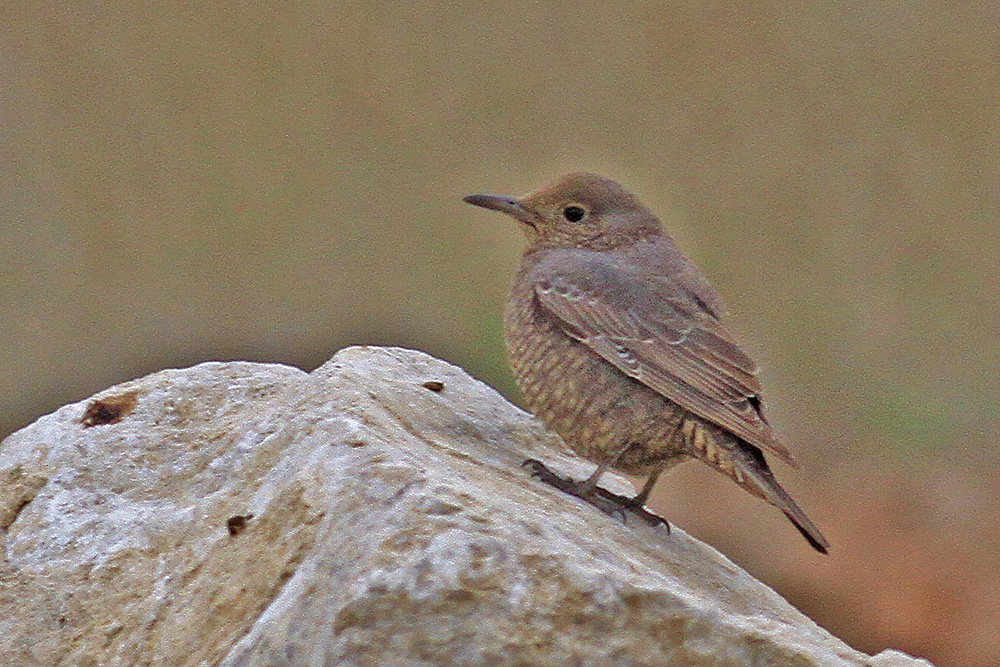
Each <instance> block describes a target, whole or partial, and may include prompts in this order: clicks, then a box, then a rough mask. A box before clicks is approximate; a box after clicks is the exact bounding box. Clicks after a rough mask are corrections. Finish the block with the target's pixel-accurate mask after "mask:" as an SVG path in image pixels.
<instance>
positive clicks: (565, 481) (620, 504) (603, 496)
mask: <svg viewBox="0 0 1000 667" xmlns="http://www.w3.org/2000/svg"><path fill="white" fill-rule="evenodd" d="M627 449H628V446H626V447H624V448H623V449H622V450H621V451H619V452H618V453H617V454H615V456H614V457H613V458H611V459H608V460H605V461H603V462H601V463H600V464H599V465H598V466H597V469H596V470H595V471H594V472H593V473H591V475H590V476H589V477H587V479H584V480H582V481H579V482H577V481H574V480H573V479H571V478H569V477H562V476H561V475H557V474H556V473H554V472H552V471H551V470H549V469H548V467H546V465H545V464H544V463H542V462H541V461H539V460H537V459H528V460H527V461H525V462H524V463H523V464H522V465H524V466H526V467H528V468H531V474H532V476H533V477H537V478H538V479H540V480H542V481H543V482H545V483H546V484H549V485H551V486H554V487H556V488H557V489H559V490H560V491H563V492H565V493H568V494H570V495H572V496H576V497H577V498H580V499H582V500H586V501H587V502H588V503H590V504H591V505H593V506H594V507H596V508H597V509H599V510H601V511H602V512H605V513H606V514H621V515H622V517H623V518H624V516H625V512H626V511H628V512H631V513H632V514H635V515H637V516H638V517H640V518H641V519H643V520H644V521H646V522H647V523H649V524H651V525H654V526H656V525H659V524H663V525H665V526H666V527H667V530H670V524H669V523H667V521H666V520H665V519H663V518H662V517H659V516H656V515H655V514H652V513H650V512H648V511H646V509H645V508H644V507H643V504H644V501H645V496H644V497H643V502H640V503H638V504H636V503H635V499H633V498H629V497H628V496H620V495H618V494H616V493H611V492H610V491H608V490H607V489H604V488H601V487H600V486H598V485H597V482H598V480H599V479H600V478H601V475H603V474H604V473H606V472H607V471H608V470H609V469H610V468H611V467H613V466H614V464H615V462H616V461H617V460H618V459H619V458H620V457H621V455H622V454H624V453H625V450H627ZM658 475H659V473H656V475H653V479H652V483H649V482H647V485H648V486H649V487H650V488H652V486H653V484H655V483H656V480H655V477H656V476H658ZM643 492H645V494H646V496H648V495H649V491H648V490H647V489H646V488H645V487H644V488H643V491H642V492H640V494H639V495H642V493H643ZM637 497H638V496H637Z"/></svg>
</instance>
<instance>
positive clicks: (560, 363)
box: [465, 173, 828, 553]
mask: <svg viewBox="0 0 1000 667" xmlns="http://www.w3.org/2000/svg"><path fill="white" fill-rule="evenodd" d="M465 201H466V202H468V203H470V204H473V205H475V206H481V207H483V208H488V209H493V210H497V211H502V212H503V213H506V214H507V215H509V216H511V217H513V218H514V219H515V220H517V221H518V222H520V223H521V227H522V229H523V230H524V232H525V234H526V235H527V237H528V247H527V249H526V250H525V251H524V255H523V256H522V261H521V267H520V269H519V270H518V272H517V277H516V279H515V281H514V287H513V288H512V290H511V293H510V297H509V299H508V301H507V307H506V311H505V314H504V329H505V337H506V341H507V349H508V352H509V355H510V359H511V363H512V365H513V368H514V375H515V377H516V379H517V383H518V386H519V387H520V388H521V391H522V392H523V394H524V397H525V400H526V402H527V404H528V407H529V408H530V409H531V410H532V412H534V413H535V414H536V415H537V416H538V417H539V418H541V420H542V421H543V422H545V424H546V425H547V426H548V427H549V428H551V429H552V430H554V431H555V432H556V433H558V434H559V435H560V436H561V437H562V439H563V440H564V441H565V442H566V444H567V445H569V447H571V448H572V449H573V450H574V451H575V452H577V453H578V454H580V455H581V456H584V457H585V458H587V459H589V460H591V461H593V462H595V463H597V470H595V471H594V473H593V474H592V475H591V476H590V477H588V478H587V479H586V480H583V481H581V482H575V481H573V480H569V479H565V478H562V477H560V476H558V475H556V474H555V473H552V472H551V471H549V470H548V469H547V468H545V467H544V466H543V465H542V464H541V463H539V462H537V461H528V462H526V464H531V465H532V466H533V467H534V469H535V472H536V474H537V475H538V476H539V477H541V478H542V479H543V480H545V481H547V482H549V483H551V484H553V485H555V486H557V487H558V488H560V489H562V490H564V491H567V492H569V493H572V494H574V495H577V496H579V497H581V498H584V499H586V500H588V501H590V502H592V503H594V504H596V505H598V506H600V507H603V508H604V509H605V510H606V511H608V510H609V505H608V502H609V501H613V502H615V503H617V504H618V505H619V506H624V507H625V508H627V509H629V510H631V511H633V512H636V513H638V514H640V515H645V516H646V517H647V518H648V517H650V516H652V515H649V514H648V513H647V512H646V511H645V510H644V509H643V508H644V505H645V502H646V499H647V498H648V497H649V493H650V491H652V489H653V486H654V485H655V484H656V480H657V479H658V478H659V476H660V475H661V474H662V473H663V472H664V471H665V470H667V469H668V468H670V467H672V466H673V465H675V464H677V463H680V462H682V461H685V460H688V459H698V460H700V461H703V462H705V463H706V464H708V465H709V466H711V467H712V468H715V469H716V470H718V471H719V472H721V473H723V474H725V475H727V476H729V477H730V478H731V479H732V480H733V481H735V482H736V483H737V484H739V485H740V486H741V487H743V488H744V489H745V490H747V491H749V492H750V493H751V494H753V495H754V496H757V497H758V498H761V499H763V500H765V501H767V502H769V503H771V504H772V505H774V506H775V507H777V508H778V509H780V510H781V511H782V512H784V513H785V515H786V516H787V517H788V518H789V519H790V520H791V521H792V523H793V524H795V527H796V528H798V529H799V531H800V532H801V533H802V534H803V535H804V536H805V538H806V539H807V540H808V541H809V544H811V545H812V546H813V547H814V548H816V549H817V550H818V551H820V552H822V553H826V551H827V548H828V542H827V541H826V539H825V538H824V537H823V535H822V534H821V533H820V531H819V529H818V528H817V527H816V525H815V524H813V522H812V521H810V520H809V518H808V517H807V516H806V515H805V513H804V512H803V511H802V509H801V508H799V506H798V505H797V504H796V503H795V501H794V500H792V498H791V496H790V495H788V493H787V492H786V491H785V490H784V489H783V488H782V487H781V485H780V484H778V482H777V480H776V479H775V478H774V475H773V474H772V473H771V469H770V467H769V466H768V464H767V461H766V460H765V459H764V452H767V453H768V454H772V455H774V456H777V457H778V458H780V459H781V460H782V461H785V462H786V463H788V464H791V465H793V466H794V465H795V462H794V460H793V459H792V455H791V454H790V453H789V452H788V450H786V449H785V448H784V446H782V444H781V443H780V442H778V440H777V438H776V437H775V435H774V433H773V432H772V431H771V427H770V425H768V423H767V420H766V419H764V412H763V402H762V400H761V396H760V392H761V390H760V383H759V382H758V380H757V366H756V364H754V362H753V361H752V360H751V359H750V358H749V357H748V356H747V355H746V354H745V353H744V352H743V351H742V350H741V349H740V348H739V346H738V345H737V344H736V341H735V340H734V338H733V336H732V335H731V334H730V333H729V331H728V330H727V329H726V327H725V325H724V324H723V322H722V315H723V312H724V309H723V306H722V303H721V301H720V299H719V296H718V295H717V294H716V292H715V290H714V289H712V287H711V286H710V285H709V284H708V280H707V279H706V278H705V276H703V275H702V273H701V272H700V271H699V270H698V269H697V267H695V266H694V264H692V263H691V262H690V260H688V259H687V258H686V257H684V256H683V255H682V254H681V253H680V251H679V250H678V249H677V246H676V245H675V244H674V241H673V239H672V238H671V237H670V236H669V235H668V234H667V233H666V232H665V231H664V229H663V227H662V226H661V224H660V221H659V220H658V219H657V218H656V216H655V215H653V213H652V212H650V211H649V209H647V208H646V207H645V206H643V205H642V203H641V202H640V201H639V200H638V199H637V198H636V197H635V196H634V195H632V194H631V193H630V192H628V191H627V190H626V189H625V188H623V187H622V186H621V185H620V184H618V183H616V182H615V181H612V180H609V179H606V178H602V177H600V176H595V175H593V174H586V173H575V174H568V175H566V176H563V177H562V178H560V179H559V180H557V181H556V182H555V183H553V184H552V185H550V186H548V187H546V188H543V189H541V190H538V191H536V192H533V193H531V194H529V195H526V196H525V197H522V198H520V199H517V198H513V197H500V196H496V195H471V196H469V197H466V198H465ZM610 468H614V469H617V470H620V471H621V472H624V473H626V474H630V475H646V476H648V479H647V481H646V483H645V485H644V486H643V488H642V490H641V491H640V492H639V493H638V494H637V495H636V496H635V497H634V498H631V499H627V498H622V497H620V496H615V495H613V494H610V493H609V492H608V491H606V490H603V489H600V488H599V487H598V486H597V482H598V480H599V478H600V477H601V475H602V474H604V472H606V471H607V470H608V469H610Z"/></svg>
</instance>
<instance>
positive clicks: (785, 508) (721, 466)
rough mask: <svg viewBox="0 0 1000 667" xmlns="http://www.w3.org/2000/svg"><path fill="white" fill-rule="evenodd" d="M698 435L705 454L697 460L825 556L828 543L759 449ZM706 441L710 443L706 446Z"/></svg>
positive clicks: (724, 438)
mask: <svg viewBox="0 0 1000 667" xmlns="http://www.w3.org/2000/svg"><path fill="white" fill-rule="evenodd" d="M713 430H714V429H713ZM698 435H701V436H702V437H703V438H705V439H704V440H702V442H703V443H706V445H703V446H702V447H699V449H701V450H702V452H701V453H702V454H703V455H704V456H703V457H700V458H703V460H704V461H705V462H706V463H708V464H709V465H711V466H712V467H714V468H716V469H717V470H718V471H719V472H722V473H724V474H726V475H727V476H729V477H730V478H732V479H733V481H735V482H736V483H737V484H739V485H740V486H741V487H743V488H744V489H746V490H747V491H749V492H750V493H751V494H752V495H755V496H757V497H758V498H761V499H762V500H766V501H767V502H769V503H771V504H772V505H774V506H775V507H777V508H778V509H779V510H781V511H782V512H784V513H785V516H787V517H788V519H789V521H791V522H792V524H793V525H794V526H795V527H796V528H798V529H799V532H800V533H802V536H803V537H804V538H806V540H807V541H808V542H809V544H811V545H812V547H813V548H814V549H816V551H818V552H820V553H824V554H825V553H827V550H828V549H829V547H830V543H829V542H827V540H826V538H825V537H823V533H821V532H820V530H819V528H817V527H816V524H814V523H813V522H812V521H811V520H810V519H809V517H808V516H806V513H805V512H803V511H802V508H801V507H799V506H798V504H797V503H796V502H795V501H794V500H792V497H791V496H790V495H788V492H787V491H785V489H783V488H782V486H781V484H779V483H778V480H777V479H775V478H774V473H772V472H771V468H770V466H768V465H767V461H766V460H765V459H764V454H763V453H762V452H761V451H760V449H758V448H757V447H755V446H753V445H751V444H750V443H748V442H744V441H743V440H740V439H739V438H736V437H735V436H733V435H731V434H729V433H724V432H722V431H715V432H714V433H711V434H708V433H704V434H698ZM706 436H707V437H706ZM697 440H701V438H696V439H695V442H696V446H697ZM711 441H714V442H711ZM708 442H711V444H707V443H708ZM713 450H714V451H713ZM713 454H714V455H713ZM727 459H728V460H727Z"/></svg>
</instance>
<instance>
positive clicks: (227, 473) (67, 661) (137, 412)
mask: <svg viewBox="0 0 1000 667" xmlns="http://www.w3.org/2000/svg"><path fill="white" fill-rule="evenodd" d="M557 447H558V440H557V439H555V438H554V436H551V435H547V434H546V433H545V431H544V430H543V429H542V427H541V426H540V425H539V424H538V423H537V422H536V421H535V420H533V419H532V418H531V417H530V416H529V415H527V414H525V413H524V412H522V411H520V410H518V409H517V408H515V407H514V406H512V405H510V404H509V403H507V402H506V401H505V400H503V399H502V398H501V397H500V396H499V395H498V394H497V393H496V392H494V391H493V390H492V389H490V388H489V387H487V386H485V385H483V384H481V383H480V382H477V381H476V380H473V379H472V378H470V377H469V376H468V375H467V374H466V373H464V372H463V371H462V370H460V369H458V368H456V367H454V366H451V365H449V364H447V363H445V362H442V361H439V360H437V359H434V358H432V357H429V356H427V355H425V354H422V353H419V352H414V351H410V350H403V349H386V348H375V347H354V348H348V349H345V350H342V351H341V352H340V353H338V354H337V355H336V356H335V357H334V358H333V359H332V360H331V361H330V362H328V363H327V364H325V365H324V366H322V367H321V368H319V369H317V370H316V371H314V372H312V373H304V372H302V371H300V370H297V369H294V368H289V367H286V366H279V365H268V364H252V363H242V362H232V363H206V364H201V365H199V366H195V367H193V368H188V369H184V370H167V371H163V372H160V373H155V374H153V375H150V376H148V377H145V378H141V379H139V380H135V381H132V382H128V383H125V384H122V385H119V386H116V387H112V388H111V389H108V390H106V391H103V392H101V393H99V394H97V395H96V396H94V397H93V398H91V399H88V400H85V401H82V402H80V403H75V404H73V405H68V406H66V407H64V408H62V409H60V410H58V411H57V412H55V413H53V414H51V415H48V416H46V417H43V418H42V419H39V420H38V421H37V422H36V423H34V424H32V425H31V426H29V427H27V428H25V429H23V430H21V431H19V432H17V433H15V434H13V435H12V436H10V437H9V438H7V439H6V440H5V441H4V442H3V443H2V445H0V528H2V531H3V533H2V545H3V547H2V548H3V554H2V555H3V561H2V564H0V662H2V664H3V665H5V666H21V665H24V666H29V665H30V666H34V665H45V666H50V665H86V666H91V665H93V666H105V665H107V666H116V665H120V666H123V667H125V666H129V667H131V666H133V665H229V666H236V665H240V666H244V665H372V666H376V665H426V666H435V667H439V666H442V665H594V666H597V665H601V666H608V665H665V664H670V665H734V666H735V665H739V666H744V665H799V666H804V665H874V666H878V667H903V666H914V665H921V664H922V665H928V664H929V663H927V662H924V661H920V660H915V659H913V658H910V657H908V656H905V655H903V654H901V653H897V652H889V651H887V652H884V653H882V654H880V655H879V656H876V657H875V658H870V657H868V656H866V655H864V654H862V653H859V652H857V651H854V650H853V649H851V648H850V647H848V646H847V645H846V644H844V643H843V642H841V641H840V640H838V639H836V638H835V637H833V636H831V635H830V634H829V633H827V632H826V631H824V630H823V629H822V628H820V627H818V626H817V625H816V624H815V623H813V622H812V621H811V620H809V619H808V618H807V617H805V616H804V615H802V614H801V613H799V612H798V611H797V610H796V609H794V608H793V607H792V606H791V605H789V604H788V603H787V602H785V600H783V599H782V598H781V597H780V596H778V595H777V594H776V593H775V592H774V591H772V590H771V589H769V588H767V587H766V586H764V585H763V584H761V583H760V582H758V581H756V580H754V579H753V578H752V577H751V576H750V575H748V574H747V573H746V572H744V571H742V570H741V569H739V568H738V567H736V566H735V565H733V563H731V562H730V561H729V560H727V559H726V558H725V557H723V556H722V555H721V554H719V553H718V552H716V551H715V550H713V549H712V548H710V547H708V546H706V545H704V544H702V543H700V542H698V541H696V540H694V539H692V538H690V537H688V536H687V535H686V534H685V533H684V532H683V531H682V530H680V529H679V528H677V527H676V526H675V527H674V528H673V530H672V531H670V532H669V533H668V531H667V530H666V529H665V528H663V527H655V528H654V527H651V526H649V525H646V524H645V523H643V522H641V521H639V520H636V519H634V518H632V519H629V520H628V521H623V519H622V518H621V517H618V516H607V515H604V514H602V513H601V512H600V511H598V510H596V509H594V508H592V507H590V506H588V505H586V504H583V503H582V502H580V501H577V500H575V499H573V498H571V497H569V496H566V495H564V494H562V493H560V492H558V491H556V490H554V489H551V488H549V487H547V486H545V485H543V484H541V483H540V482H538V481H537V480H534V479H532V478H531V477H530V476H529V475H528V473H527V471H526V470H525V469H524V468H522V467H521V463H522V461H523V460H524V459H525V458H526V457H529V456H530V457H538V458H542V459H544V460H545V461H547V462H550V463H551V464H552V465H553V466H554V467H556V468H557V469H560V470H562V471H565V472H571V473H572V474H574V475H576V476H583V475H586V474H587V473H588V472H589V471H590V470H591V468H592V466H590V465H589V464H587V463H585V462H582V461H580V460H578V459H575V458H572V457H571V456H568V455H566V454H564V453H561V452H560V451H559V450H558V449H557ZM608 479H611V481H612V483H613V484H616V485H617V487H616V489H615V490H617V491H619V492H622V491H631V487H630V486H629V485H628V484H627V483H626V482H625V481H624V480H621V479H617V480H615V479H613V478H608Z"/></svg>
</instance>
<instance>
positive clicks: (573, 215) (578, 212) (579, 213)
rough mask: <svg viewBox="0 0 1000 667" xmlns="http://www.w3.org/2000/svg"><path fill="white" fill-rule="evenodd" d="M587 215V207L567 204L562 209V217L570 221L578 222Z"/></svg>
mask: <svg viewBox="0 0 1000 667" xmlns="http://www.w3.org/2000/svg"><path fill="white" fill-rule="evenodd" d="M586 216H587V209H585V208H583V207H582V206H575V205H573V206H567V207H566V208H564V209H563V217H564V218H566V219H567V220H569V221H570V222H580V221H581V220H583V219H584V218H585V217H586Z"/></svg>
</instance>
